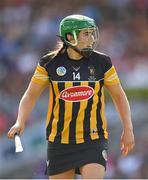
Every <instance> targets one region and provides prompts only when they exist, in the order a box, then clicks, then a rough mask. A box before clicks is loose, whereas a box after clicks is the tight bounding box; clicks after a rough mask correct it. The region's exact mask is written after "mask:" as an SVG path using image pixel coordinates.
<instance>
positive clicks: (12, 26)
mask: <svg viewBox="0 0 148 180" xmlns="http://www.w3.org/2000/svg"><path fill="white" fill-rule="evenodd" d="M70 14H83V15H88V16H90V17H92V18H94V19H95V20H96V22H97V24H98V26H99V28H100V43H99V46H98V50H99V51H102V52H104V53H106V54H108V55H110V57H111V58H112V61H113V63H114V65H115V66H116V69H117V71H118V74H119V76H120V79H121V81H122V84H123V87H124V89H125V91H126V93H127V96H128V98H129V101H130V105H131V109H132V118H133V124H134V131H135V137H136V147H135V150H134V151H133V153H131V154H130V155H129V156H128V157H126V158H123V157H121V156H120V155H121V154H120V145H119V143H120V135H121V123H120V120H119V117H118V114H117V113H116V111H115V108H114V106H113V104H112V101H111V100H110V98H108V97H107V99H106V113H107V117H108V129H109V134H110V142H109V145H110V152H109V157H108V168H107V173H106V178H122V179H124V178H127V179H129V178H133V179H135V178H141V179H142V178H148V151H147V149H148V0H73V1H70V0H62V1H58V0H54V1H53V0H1V1H0V178H9V179H10V178H30V179H32V178H34V179H35V178H47V177H46V176H45V175H44V170H45V163H46V141H45V118H46V112H47V102H48V92H45V93H44V95H42V97H41V98H40V100H39V101H38V103H37V105H36V107H35V109H34V111H33V113H32V114H31V116H30V118H29V121H28V123H27V128H26V131H25V133H24V135H23V136H22V137H21V138H22V143H23V145H24V152H23V153H21V154H15V152H14V141H10V140H8V139H7V137H6V135H7V131H8V130H9V128H10V127H11V125H12V124H13V123H14V122H15V120H16V115H17V108H18V104H19V100H20V98H21V96H22V95H23V93H24V91H25V89H26V88H27V85H28V83H29V81H30V78H31V76H32V74H33V72H34V68H35V67H36V65H37V63H38V61H39V59H40V57H41V56H42V55H44V54H45V53H47V52H48V51H49V50H53V49H54V48H55V46H56V41H57V38H56V35H57V34H58V25H59V22H60V20H61V19H62V18H63V17H64V16H67V15H70Z"/></svg>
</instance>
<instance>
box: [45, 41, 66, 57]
mask: <svg viewBox="0 0 148 180" xmlns="http://www.w3.org/2000/svg"><path fill="white" fill-rule="evenodd" d="M67 47H68V46H67V44H65V43H64V42H62V41H58V42H57V45H56V48H55V50H53V51H49V52H48V55H49V56H50V55H53V56H57V55H58V54H63V53H64V52H65V51H66V49H67Z"/></svg>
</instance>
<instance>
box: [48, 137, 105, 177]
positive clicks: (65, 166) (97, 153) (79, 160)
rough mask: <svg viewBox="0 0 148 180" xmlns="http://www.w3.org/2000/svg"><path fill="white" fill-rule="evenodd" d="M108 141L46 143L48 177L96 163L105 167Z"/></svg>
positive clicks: (77, 171)
mask: <svg viewBox="0 0 148 180" xmlns="http://www.w3.org/2000/svg"><path fill="white" fill-rule="evenodd" d="M107 151H108V141H107V140H106V139H97V140H93V141H89V142H85V143H82V144H54V143H51V142H48V150H47V168H46V172H45V173H46V174H47V175H48V176H51V175H56V174H58V173H62V172H65V171H68V170H70V169H75V170H76V173H80V171H79V168H80V167H82V166H83V165H85V164H89V163H98V164H101V165H103V166H104V167H105V169H106V163H107Z"/></svg>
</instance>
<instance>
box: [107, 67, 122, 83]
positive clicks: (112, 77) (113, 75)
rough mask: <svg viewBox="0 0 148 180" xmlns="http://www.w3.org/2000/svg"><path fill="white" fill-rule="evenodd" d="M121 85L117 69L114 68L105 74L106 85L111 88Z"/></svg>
mask: <svg viewBox="0 0 148 180" xmlns="http://www.w3.org/2000/svg"><path fill="white" fill-rule="evenodd" d="M118 83H120V80H119V77H118V75H117V72H116V69H115V67H114V66H112V67H111V68H110V69H109V70H108V71H107V72H106V73H105V74H104V85H106V86H111V85H115V84H118Z"/></svg>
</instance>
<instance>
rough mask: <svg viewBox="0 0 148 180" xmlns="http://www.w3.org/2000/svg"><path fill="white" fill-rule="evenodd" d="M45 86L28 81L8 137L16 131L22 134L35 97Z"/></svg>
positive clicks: (35, 99)
mask: <svg viewBox="0 0 148 180" xmlns="http://www.w3.org/2000/svg"><path fill="white" fill-rule="evenodd" d="M45 87H46V86H41V85H39V84H36V83H34V82H32V81H31V82H30V84H29V86H28V88H27V90H26V92H25V93H24V95H23V97H22V99H21V101H20V104H19V109H18V117H17V120H16V123H15V124H14V125H13V126H12V127H11V129H10V130H9V132H8V138H10V139H12V138H14V135H15V134H16V133H18V134H22V133H23V131H24V128H25V123H26V121H27V119H28V117H29V115H30V113H31V111H32V109H33V107H34V106H35V104H36V101H37V99H38V98H39V97H40V95H41V93H42V92H43V90H44V89H45Z"/></svg>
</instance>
